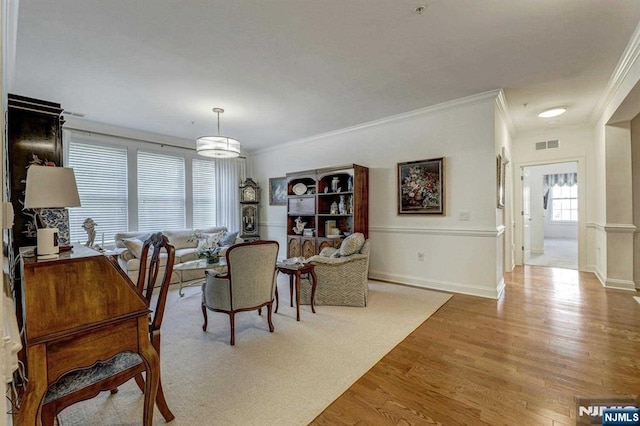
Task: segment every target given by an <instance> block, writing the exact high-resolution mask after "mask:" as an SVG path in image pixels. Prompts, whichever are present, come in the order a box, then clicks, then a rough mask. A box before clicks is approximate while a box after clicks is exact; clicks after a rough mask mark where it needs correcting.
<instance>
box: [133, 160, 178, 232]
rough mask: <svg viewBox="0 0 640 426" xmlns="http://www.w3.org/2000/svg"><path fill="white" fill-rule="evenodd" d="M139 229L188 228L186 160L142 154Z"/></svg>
mask: <svg viewBox="0 0 640 426" xmlns="http://www.w3.org/2000/svg"><path fill="white" fill-rule="evenodd" d="M137 164H138V230H139V231H155V230H165V229H184V228H185V182H184V158H183V157H174V156H169V155H162V154H155V153H151V152H143V151H138V161H137Z"/></svg>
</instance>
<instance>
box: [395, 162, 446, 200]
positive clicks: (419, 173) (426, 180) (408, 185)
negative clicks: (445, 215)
mask: <svg viewBox="0 0 640 426" xmlns="http://www.w3.org/2000/svg"><path fill="white" fill-rule="evenodd" d="M438 181H439V175H438V173H434V172H430V171H427V170H424V169H422V168H420V167H409V172H408V174H407V176H404V178H403V180H402V201H403V202H404V203H406V205H408V206H420V207H431V206H436V205H438V203H439V199H440V185H439V182H438Z"/></svg>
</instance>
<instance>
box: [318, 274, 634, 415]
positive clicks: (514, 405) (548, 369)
mask: <svg viewBox="0 0 640 426" xmlns="http://www.w3.org/2000/svg"><path fill="white" fill-rule="evenodd" d="M505 281H506V290H505V294H504V296H503V297H502V299H500V300H489V299H483V298H479V297H472V296H464V295H457V294H456V295H454V296H453V297H452V298H451V300H449V302H447V303H446V304H445V305H444V306H443V307H442V308H441V309H440V310H439V311H438V312H436V313H435V314H434V315H433V316H432V317H430V318H429V319H428V320H427V321H426V322H424V323H423V324H422V325H421V326H420V327H419V328H418V329H416V331H414V332H413V333H412V334H411V335H410V336H408V337H407V338H406V339H405V340H404V341H403V342H402V343H401V344H400V345H398V346H397V347H396V348H395V349H393V350H392V351H391V352H390V353H389V354H387V355H386V356H385V357H384V358H383V359H382V360H381V361H380V362H378V364H376V365H375V366H374V367H373V368H372V369H371V370H370V371H369V372H367V373H366V374H365V375H364V376H363V377H361V378H360V379H359V380H358V381H357V382H356V383H355V384H354V385H353V386H351V388H349V389H348V390H347V391H346V392H345V393H344V394H342V396H340V397H339V398H338V399H337V400H336V401H334V402H333V403H332V404H331V405H330V406H329V407H328V408H327V409H326V410H325V411H324V412H323V413H322V414H320V415H319V416H318V417H317V418H316V419H315V420H314V422H313V423H312V424H313V425H335V424H338V425H343V424H346V425H387V424H388V425H398V424H401V425H410V424H416V425H422V424H443V425H454V424H471V425H476V424H478V425H482V424H487V425H500V424H507V425H555V424H567V425H570V424H574V425H575V422H576V420H575V418H576V413H575V399H574V398H575V397H576V396H583V397H603V396H616V395H638V394H640V304H638V303H637V302H636V301H635V300H634V299H633V297H632V296H634V295H636V293H633V292H628V291H620V290H605V289H604V288H603V287H602V285H601V284H600V282H599V281H598V280H597V278H596V277H595V276H594V275H593V274H590V273H583V272H577V271H573V270H566V269H553V268H545V267H538V266H525V267H518V268H517V269H516V270H515V271H514V272H513V273H511V274H508V275H507V276H506V277H505ZM372 326H375V325H372Z"/></svg>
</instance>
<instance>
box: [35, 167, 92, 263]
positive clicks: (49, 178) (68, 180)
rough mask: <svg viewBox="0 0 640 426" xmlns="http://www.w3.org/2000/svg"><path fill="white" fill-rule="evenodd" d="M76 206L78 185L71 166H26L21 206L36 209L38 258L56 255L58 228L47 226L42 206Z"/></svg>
mask: <svg viewBox="0 0 640 426" xmlns="http://www.w3.org/2000/svg"><path fill="white" fill-rule="evenodd" d="M64 207H80V197H79V196H78V186H77V185H76V177H75V174H74V173H73V169H71V168H68V167H49V166H30V167H29V169H28V170H27V189H26V192H25V197H24V208H25V209H35V210H36V217H37V220H36V224H37V225H36V226H37V227H38V240H37V241H38V243H37V244H38V246H37V254H38V259H55V258H56V257H58V253H59V252H60V247H59V246H58V228H47V227H46V225H45V223H44V221H43V220H42V209H46V208H64Z"/></svg>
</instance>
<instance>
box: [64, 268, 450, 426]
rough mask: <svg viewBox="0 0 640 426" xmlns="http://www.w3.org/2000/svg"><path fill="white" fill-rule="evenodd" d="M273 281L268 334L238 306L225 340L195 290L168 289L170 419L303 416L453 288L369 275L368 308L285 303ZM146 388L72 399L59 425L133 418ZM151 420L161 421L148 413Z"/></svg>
mask: <svg viewBox="0 0 640 426" xmlns="http://www.w3.org/2000/svg"><path fill="white" fill-rule="evenodd" d="M281 278H284V279H283V280H282V281H280V282H279V284H278V287H279V289H280V294H281V298H280V302H281V303H280V308H279V310H278V313H277V314H274V316H273V323H274V326H275V331H274V332H273V333H269V329H268V325H267V321H266V318H265V317H266V315H265V313H264V312H263V316H258V315H257V312H244V313H240V314H238V315H236V344H235V346H230V345H229V320H228V316H227V315H226V314H221V313H214V312H209V329H208V331H207V332H206V333H205V332H203V331H202V328H201V327H202V311H201V307H200V289H199V288H198V287H191V288H188V289H185V296H184V297H179V295H178V292H177V291H175V290H172V291H171V292H170V294H169V296H168V300H167V307H166V314H165V318H164V322H163V325H162V356H161V361H162V374H163V375H162V380H163V386H164V391H165V396H166V399H167V402H168V404H169V407H170V409H171V410H172V411H173V413H174V414H175V416H176V418H175V420H174V421H173V422H172V423H171V424H172V425H189V426H192V425H243V426H245V425H276V424H277V425H296V426H298V425H306V424H308V423H309V422H311V421H312V420H313V419H314V418H315V417H316V416H317V415H318V414H320V413H321V412H322V410H324V409H325V408H326V407H327V406H328V405H329V404H331V402H333V401H334V400H335V399H336V398H338V397H339V396H340V395H341V394H342V393H343V392H344V391H345V390H347V389H348V388H349V386H351V385H352V384H353V383H354V382H355V381H356V380H357V379H358V378H359V377H361V376H362V375H363V374H364V373H366V372H367V371H368V370H369V369H370V368H371V367H373V365H374V364H376V363H377V362H378V361H379V360H380V359H381V358H382V357H383V356H384V355H385V354H387V353H388V352H389V351H390V350H391V349H392V348H393V347H395V346H396V345H397V344H398V343H400V342H401V341H402V340H403V339H404V338H405V337H406V336H407V335H409V334H410V333H411V332H412V331H413V330H415V329H416V328H417V327H418V326H419V325H420V324H422V322H424V321H425V320H426V319H427V318H429V316H430V315H432V314H433V313H434V312H435V311H437V310H438V308H440V306H442V305H443V304H444V303H446V301H447V300H448V299H449V298H450V297H451V296H450V295H449V294H445V293H439V292H433V291H428V290H422V289H416V288H411V287H405V286H399V285H394V284H386V283H379V282H374V281H370V282H369V299H368V306H367V307H366V308H355V307H343V306H342V307H341V306H318V307H316V314H313V313H311V309H310V307H309V306H306V305H303V306H301V312H300V322H297V321H296V312H295V308H291V307H290V306H289V289H288V281H287V280H286V278H285V277H281ZM142 401H143V395H142V393H141V392H140V391H139V390H138V388H137V386H136V384H135V382H134V381H133V380H132V381H130V382H128V383H126V384H125V385H123V386H121V387H120V391H119V392H118V393H117V394H115V395H111V394H109V393H108V392H103V393H101V394H100V395H99V396H97V397H96V398H93V399H91V400H89V401H84V402H81V403H78V404H75V405H73V406H71V407H69V408H67V409H65V410H64V411H63V412H62V413H61V414H60V423H61V425H63V426H71V425H83V426H85V425H139V424H140V422H141V419H142ZM153 420H154V424H159V425H161V424H165V421H164V418H163V417H162V415H161V414H160V412H159V411H158V410H157V408H156V410H155V412H154V419H153Z"/></svg>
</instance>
